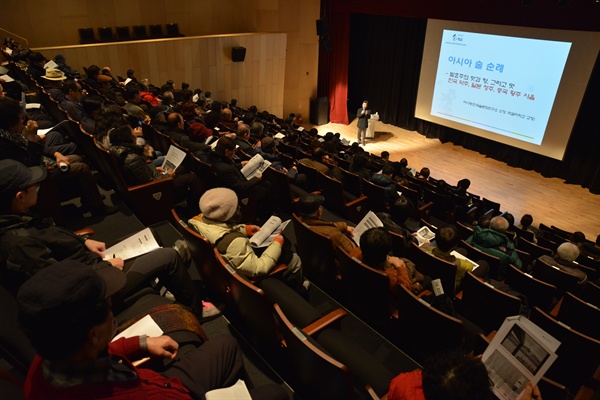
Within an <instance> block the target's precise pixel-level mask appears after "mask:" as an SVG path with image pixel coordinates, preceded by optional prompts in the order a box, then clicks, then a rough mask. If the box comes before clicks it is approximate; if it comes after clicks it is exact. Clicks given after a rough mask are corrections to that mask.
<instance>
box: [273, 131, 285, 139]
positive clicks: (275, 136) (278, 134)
mask: <svg viewBox="0 0 600 400" xmlns="http://www.w3.org/2000/svg"><path fill="white" fill-rule="evenodd" d="M273 137H274V138H275V139H283V138H284V137H285V135H284V134H283V133H281V132H277V133H276V134H275V135H274V136H273Z"/></svg>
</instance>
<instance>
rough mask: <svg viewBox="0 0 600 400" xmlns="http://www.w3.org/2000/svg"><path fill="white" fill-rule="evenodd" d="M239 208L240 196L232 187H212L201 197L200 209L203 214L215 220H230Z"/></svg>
mask: <svg viewBox="0 0 600 400" xmlns="http://www.w3.org/2000/svg"><path fill="white" fill-rule="evenodd" d="M237 209H238V198H237V195H236V194H235V192H234V191H233V190H231V189H227V188H215V189H210V190H207V191H206V192H205V193H204V194H203V195H202V197H201V198H200V211H201V212H202V215H203V216H204V217H206V218H208V219H212V220H213V221H218V222H225V221H229V220H230V219H231V217H233V215H234V214H235V212H236V211H237Z"/></svg>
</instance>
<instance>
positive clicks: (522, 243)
mask: <svg viewBox="0 0 600 400" xmlns="http://www.w3.org/2000/svg"><path fill="white" fill-rule="evenodd" d="M516 246H517V248H518V249H519V250H523V251H524V252H526V253H529V254H530V255H531V258H532V259H533V260H535V259H537V258H540V257H541V256H543V255H548V256H551V255H552V254H553V252H552V250H551V249H548V248H545V247H541V246H538V245H537V244H535V243H533V242H530V241H529V240H527V239H524V238H519V240H517V243H516Z"/></svg>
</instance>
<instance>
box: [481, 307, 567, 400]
mask: <svg viewBox="0 0 600 400" xmlns="http://www.w3.org/2000/svg"><path fill="white" fill-rule="evenodd" d="M558 346H560V342H559V341H558V340H556V339H555V338H554V337H552V336H550V335H549V334H548V333H547V332H545V331H544V330H542V329H541V328H540V327H538V326H537V325H535V324H534V323H533V322H531V321H530V320H528V319H527V318H525V317H524V316H522V315H518V316H514V317H508V318H506V319H505V320H504V323H503V324H502V326H501V327H500V330H499V331H498V333H497V334H496V336H494V340H492V342H491V343H490V344H489V346H488V347H487V349H486V350H485V352H484V353H483V357H482V358H481V360H482V361H483V363H484V364H485V366H486V368H487V370H488V376H489V377H490V380H491V381H492V383H493V388H492V390H493V392H494V394H496V396H498V398H500V399H502V400H516V399H519V398H521V395H522V393H523V390H524V389H525V385H527V382H531V385H532V386H535V385H537V383H538V382H539V380H540V379H541V378H542V376H544V374H545V373H546V371H547V370H548V368H550V366H551V365H552V363H553V362H554V360H556V357H557V355H556V349H558Z"/></svg>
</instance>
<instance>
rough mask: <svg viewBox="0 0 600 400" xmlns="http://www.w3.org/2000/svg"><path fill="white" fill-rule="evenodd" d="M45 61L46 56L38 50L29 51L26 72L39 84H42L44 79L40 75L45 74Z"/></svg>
mask: <svg viewBox="0 0 600 400" xmlns="http://www.w3.org/2000/svg"><path fill="white" fill-rule="evenodd" d="M45 63H46V58H44V56H43V55H42V53H40V52H37V51H36V52H34V53H31V55H30V56H29V66H28V67H27V72H28V73H29V75H31V77H32V78H33V79H34V80H35V81H36V82H37V83H39V84H40V85H43V84H44V80H43V79H42V76H44V75H46V70H45V69H44V64H45Z"/></svg>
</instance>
